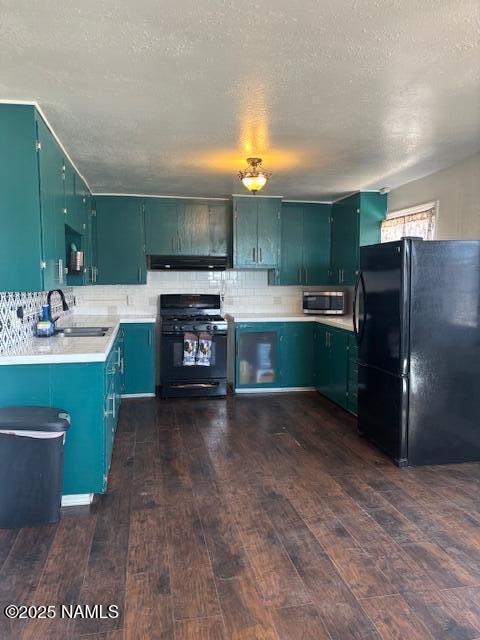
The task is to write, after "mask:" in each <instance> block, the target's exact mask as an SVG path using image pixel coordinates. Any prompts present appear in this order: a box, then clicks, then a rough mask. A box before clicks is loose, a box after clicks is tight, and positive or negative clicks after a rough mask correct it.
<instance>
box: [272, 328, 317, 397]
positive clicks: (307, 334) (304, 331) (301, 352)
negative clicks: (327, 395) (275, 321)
mask: <svg viewBox="0 0 480 640" xmlns="http://www.w3.org/2000/svg"><path fill="white" fill-rule="evenodd" d="M313 330H314V326H313V323H312V322H286V323H285V324H284V328H283V332H282V335H281V336H280V345H281V349H280V372H281V381H282V386H283V387H311V386H313V379H312V375H313V348H312V347H313Z"/></svg>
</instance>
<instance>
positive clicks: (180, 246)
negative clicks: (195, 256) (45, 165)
mask: <svg viewBox="0 0 480 640" xmlns="http://www.w3.org/2000/svg"><path fill="white" fill-rule="evenodd" d="M178 251H179V252H181V251H182V240H181V238H180V236H178Z"/></svg>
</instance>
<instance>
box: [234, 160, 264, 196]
mask: <svg viewBox="0 0 480 640" xmlns="http://www.w3.org/2000/svg"><path fill="white" fill-rule="evenodd" d="M247 164H248V166H247V167H246V169H244V170H243V171H239V172H238V177H239V178H240V180H241V181H242V182H243V184H244V186H245V187H246V188H247V189H248V190H249V191H251V192H252V193H253V195H255V194H256V193H257V191H260V189H263V187H264V186H265V185H266V183H267V180H268V179H269V178H270V176H271V175H272V174H271V173H270V172H269V171H264V169H262V167H261V164H262V159H261V158H247Z"/></svg>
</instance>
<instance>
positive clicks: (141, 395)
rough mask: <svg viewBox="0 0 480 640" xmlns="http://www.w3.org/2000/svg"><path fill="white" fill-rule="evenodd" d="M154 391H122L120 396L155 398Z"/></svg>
mask: <svg viewBox="0 0 480 640" xmlns="http://www.w3.org/2000/svg"><path fill="white" fill-rule="evenodd" d="M155 395H156V394H155V393H122V398H155Z"/></svg>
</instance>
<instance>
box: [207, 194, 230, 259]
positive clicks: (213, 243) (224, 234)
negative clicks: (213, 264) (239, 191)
mask: <svg viewBox="0 0 480 640" xmlns="http://www.w3.org/2000/svg"><path fill="white" fill-rule="evenodd" d="M230 220H231V209H230V203H228V202H221V203H220V202H219V203H212V204H209V205H208V227H209V247H210V248H209V254H210V255H211V256H228V255H229V254H230V251H229V248H230V231H231V224H230Z"/></svg>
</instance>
